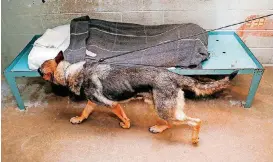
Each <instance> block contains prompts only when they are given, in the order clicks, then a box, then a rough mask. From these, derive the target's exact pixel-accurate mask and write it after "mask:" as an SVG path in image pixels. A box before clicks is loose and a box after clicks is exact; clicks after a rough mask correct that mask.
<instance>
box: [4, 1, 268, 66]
mask: <svg viewBox="0 0 273 162" xmlns="http://www.w3.org/2000/svg"><path fill="white" fill-rule="evenodd" d="M1 2H2V17H1V23H2V51H1V57H2V63H1V65H2V69H3V68H4V67H6V66H7V64H8V63H10V61H11V60H12V59H13V58H14V57H15V56H16V55H17V54H18V52H19V51H20V50H21V49H22V48H23V47H24V46H25V45H26V43H27V42H28V41H29V40H30V39H31V38H32V36H33V35H34V34H40V33H43V32H44V31H45V30H46V29H47V28H52V27H54V26H57V25H61V24H66V23H69V22H70V20H71V19H72V18H74V17H78V16H81V15H86V14H88V15H89V16H90V17H92V18H99V19H105V20H111V21H119V22H133V23H140V24H152V25H156V24H164V23H183V22H193V23H197V24H199V25H201V26H203V27H204V28H206V29H213V28H217V27H219V26H223V25H227V24H231V23H234V22H237V21H242V20H245V19H246V18H247V17H249V16H255V15H263V14H269V13H273V0H259V1H257V0H228V1H227V0H45V3H43V2H42V1H41V0H2V1H1ZM228 30H237V31H238V32H240V31H241V30H244V32H241V33H240V35H241V37H242V38H243V39H244V40H245V42H246V43H247V45H248V46H249V47H250V48H251V50H252V51H253V52H254V54H255V55H256V56H257V57H258V59H259V60H260V61H261V62H262V63H273V17H271V18H267V19H265V20H260V22H259V21H258V22H257V21H256V22H252V23H248V24H245V25H244V26H236V27H231V28H229V29H228Z"/></svg>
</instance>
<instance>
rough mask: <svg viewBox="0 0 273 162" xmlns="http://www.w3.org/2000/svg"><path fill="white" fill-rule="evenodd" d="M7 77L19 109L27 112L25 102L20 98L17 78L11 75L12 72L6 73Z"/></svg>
mask: <svg viewBox="0 0 273 162" xmlns="http://www.w3.org/2000/svg"><path fill="white" fill-rule="evenodd" d="M5 77H6V80H7V82H8V84H9V86H10V89H11V92H12V94H13V95H14V97H15V99H16V102H17V105H18V107H19V109H20V110H25V106H24V102H23V100H22V98H21V96H20V92H19V90H18V87H17V84H16V80H15V76H13V75H11V73H10V72H6V73H5Z"/></svg>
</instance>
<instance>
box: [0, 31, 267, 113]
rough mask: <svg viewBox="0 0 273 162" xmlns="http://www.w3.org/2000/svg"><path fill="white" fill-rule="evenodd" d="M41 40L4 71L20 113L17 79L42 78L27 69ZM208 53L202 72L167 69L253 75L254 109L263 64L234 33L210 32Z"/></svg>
mask: <svg viewBox="0 0 273 162" xmlns="http://www.w3.org/2000/svg"><path fill="white" fill-rule="evenodd" d="M39 37H40V36H39V35H36V36H34V37H33V38H32V40H31V41H30V42H29V43H28V44H27V45H26V47H25V48H24V49H23V50H22V51H21V52H20V53H19V55H18V56H17V57H16V58H15V59H14V60H13V61H12V63H11V64H10V65H9V66H8V67H7V68H6V69H5V71H4V74H5V77H6V80H7V83H8V84H9V86H10V89H11V92H12V94H13V95H14V96H15V99H16V101H17V104H18V107H19V109H20V110H24V109H25V106H24V102H23V100H22V98H21V96H20V92H19V90H18V87H17V84H16V77H40V75H39V74H38V72H37V71H32V70H30V69H29V68H28V54H29V52H30V51H31V49H32V47H33V43H34V42H35V40H36V39H38V38H39ZM208 51H209V52H210V58H209V59H208V60H207V61H204V62H203V63H202V67H203V69H199V70H195V69H180V68H169V69H168V70H170V71H172V72H175V73H178V74H181V75H223V74H230V73H232V72H233V71H236V70H238V71H239V72H238V74H252V75H253V77H252V82H251V85H250V89H249V93H248V95H247V98H246V103H245V105H244V107H245V108H249V107H251V104H252V101H253V99H254V96H255V93H256V91H257V89H258V86H259V83H260V80H261V78H262V75H263V72H264V68H263V66H262V65H261V63H260V62H259V61H258V60H257V59H256V57H255V56H254V55H253V53H252V52H251V51H250V50H249V48H248V47H247V46H246V45H245V43H244V42H243V41H242V40H241V39H240V37H239V36H238V35H237V34H236V33H235V32H224V31H220V32H209V44H208Z"/></svg>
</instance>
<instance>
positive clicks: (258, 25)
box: [236, 15, 273, 41]
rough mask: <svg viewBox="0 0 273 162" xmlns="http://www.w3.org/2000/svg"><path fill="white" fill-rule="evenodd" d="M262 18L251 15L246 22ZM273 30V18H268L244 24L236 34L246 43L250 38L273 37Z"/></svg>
mask: <svg viewBox="0 0 273 162" xmlns="http://www.w3.org/2000/svg"><path fill="white" fill-rule="evenodd" d="M260 16H261V15H251V16H249V17H247V18H246V21H247V20H251V19H254V18H257V17H260ZM270 30H271V31H270ZM272 30H273V18H270V17H266V18H261V19H257V20H253V21H250V22H247V23H244V24H243V25H241V26H240V27H239V28H238V29H237V31H236V33H237V34H238V35H239V36H240V37H241V39H242V40H243V41H245V40H246V38H247V37H248V36H257V37H273V31H272Z"/></svg>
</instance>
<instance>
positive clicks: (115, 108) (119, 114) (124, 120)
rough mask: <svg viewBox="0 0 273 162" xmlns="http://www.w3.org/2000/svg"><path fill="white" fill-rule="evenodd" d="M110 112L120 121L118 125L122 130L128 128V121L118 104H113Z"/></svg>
mask: <svg viewBox="0 0 273 162" xmlns="http://www.w3.org/2000/svg"><path fill="white" fill-rule="evenodd" d="M111 111H112V112H113V113H114V114H115V115H116V116H117V117H118V118H119V119H120V120H121V121H122V122H120V123H119V125H120V126H121V127H122V128H125V129H128V128H130V119H129V118H128V117H127V116H126V114H125V112H124V110H123V108H122V107H121V105H120V104H118V103H115V104H114V105H113V106H112V107H111Z"/></svg>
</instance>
